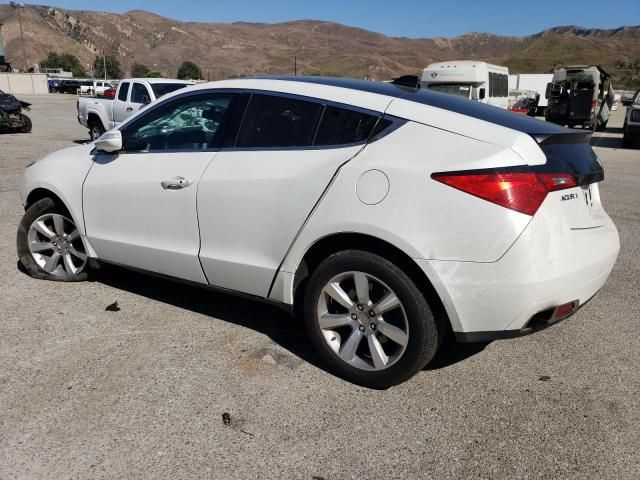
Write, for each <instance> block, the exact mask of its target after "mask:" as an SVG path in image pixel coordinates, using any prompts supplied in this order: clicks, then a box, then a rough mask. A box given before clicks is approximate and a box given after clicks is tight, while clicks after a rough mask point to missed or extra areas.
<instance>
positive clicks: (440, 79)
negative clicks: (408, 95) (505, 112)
mask: <svg viewBox="0 0 640 480" xmlns="http://www.w3.org/2000/svg"><path fill="white" fill-rule="evenodd" d="M421 84H422V88H427V89H429V90H433V91H436V92H441V93H446V94H449V95H455V96H458V97H463V98H467V99H470V100H476V101H478V102H482V103H487V104H489V105H493V106H496V107H500V108H504V109H506V108H507V107H508V97H509V69H508V68H507V67H502V66H498V65H491V64H489V63H486V62H477V61H473V60H457V61H451V62H439V63H432V64H431V65H429V66H428V67H427V68H425V69H424V71H423V72H422V81H421Z"/></svg>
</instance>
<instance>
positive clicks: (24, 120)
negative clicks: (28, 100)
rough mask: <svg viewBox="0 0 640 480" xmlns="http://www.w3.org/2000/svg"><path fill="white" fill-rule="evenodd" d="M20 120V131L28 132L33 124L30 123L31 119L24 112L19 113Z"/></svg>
mask: <svg viewBox="0 0 640 480" xmlns="http://www.w3.org/2000/svg"><path fill="white" fill-rule="evenodd" d="M20 121H21V122H22V127H20V133H29V132H31V129H32V128H33V124H32V123H31V119H30V118H29V117H28V116H26V115H25V114H24V113H21V114H20Z"/></svg>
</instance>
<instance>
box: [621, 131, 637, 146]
mask: <svg viewBox="0 0 640 480" xmlns="http://www.w3.org/2000/svg"><path fill="white" fill-rule="evenodd" d="M633 144H634V142H633V138H631V137H629V136H628V135H626V134H625V135H624V136H623V137H622V148H632V147H633Z"/></svg>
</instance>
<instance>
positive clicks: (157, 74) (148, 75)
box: [147, 70, 164, 78]
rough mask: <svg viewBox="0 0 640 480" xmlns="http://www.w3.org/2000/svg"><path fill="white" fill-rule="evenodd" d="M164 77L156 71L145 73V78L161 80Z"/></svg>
mask: <svg viewBox="0 0 640 480" xmlns="http://www.w3.org/2000/svg"><path fill="white" fill-rule="evenodd" d="M162 77H164V75H162V72H158V71H156V70H152V71H151V72H149V73H147V78H162Z"/></svg>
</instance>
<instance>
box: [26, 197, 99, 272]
mask: <svg viewBox="0 0 640 480" xmlns="http://www.w3.org/2000/svg"><path fill="white" fill-rule="evenodd" d="M16 244H17V245H16V246H17V250H18V257H19V258H20V263H22V265H23V267H24V268H25V269H26V270H27V273H29V275H31V276H32V277H34V278H38V279H42V280H54V281H59V282H80V281H83V280H86V279H87V278H89V274H90V273H91V272H90V264H89V262H90V259H89V256H88V255H87V252H86V251H85V248H84V244H83V243H82V239H81V237H80V233H79V231H78V229H77V227H76V225H75V223H74V222H73V220H72V219H71V215H69V213H68V212H67V211H66V209H64V208H61V207H60V206H59V205H57V204H56V203H55V202H54V201H53V200H52V199H50V198H43V199H42V200H39V201H37V202H36V203H34V204H33V205H32V206H31V207H29V209H28V210H27V211H26V212H25V214H24V216H23V217H22V220H21V222H20V225H19V226H18V235H17V238H16Z"/></svg>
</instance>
